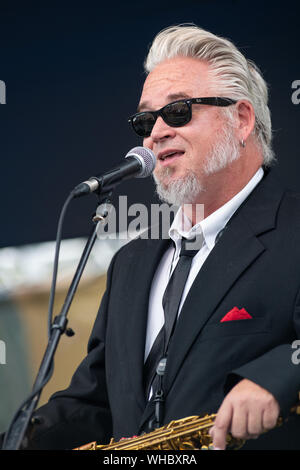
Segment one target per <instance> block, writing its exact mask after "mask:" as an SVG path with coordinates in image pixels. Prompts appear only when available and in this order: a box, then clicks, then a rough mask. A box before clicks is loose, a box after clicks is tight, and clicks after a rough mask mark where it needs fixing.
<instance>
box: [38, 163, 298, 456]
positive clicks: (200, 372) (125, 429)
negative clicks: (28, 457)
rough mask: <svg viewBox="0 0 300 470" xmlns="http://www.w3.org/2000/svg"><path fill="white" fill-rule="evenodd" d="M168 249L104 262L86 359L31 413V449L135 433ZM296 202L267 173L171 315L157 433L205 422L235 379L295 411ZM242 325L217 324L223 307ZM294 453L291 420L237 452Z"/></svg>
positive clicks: (145, 408) (142, 245) (157, 247)
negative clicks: (151, 317) (157, 276)
mask: <svg viewBox="0 0 300 470" xmlns="http://www.w3.org/2000/svg"><path fill="white" fill-rule="evenodd" d="M168 243H169V241H168V240H145V239H136V240H134V241H132V242H130V243H129V244H127V245H126V246H124V247H123V248H122V249H121V250H120V251H119V252H118V253H117V254H116V255H115V256H114V258H113V260H112V262H111V265H110V268H109V271H108V277H107V290H106V293H105V295H104V297H103V299H102V303H101V307H100V310H99V314H98V316H97V319H96V322H95V325H94V328H93V331H92V335H91V338H90V341H89V345H88V355H87V357H86V358H85V359H84V361H83V362H82V364H81V365H80V366H79V368H78V369H77V371H76V373H75V374H74V376H73V379H72V382H71V384H70V387H69V388H68V389H67V390H65V391H62V392H59V393H57V394H55V395H54V396H53V397H52V398H51V400H50V402H49V403H48V404H47V405H45V406H43V407H41V408H40V409H39V410H37V412H36V414H38V415H40V416H41V417H42V418H43V423H42V424H41V425H39V426H37V427H36V428H35V431H34V437H33V439H32V440H31V446H33V447H35V448H41V449H51V448H53V449H59V448H63V449H65V448H73V447H75V446H78V445H82V444H84V443H86V442H89V441H91V440H97V441H98V442H99V443H105V442H107V441H108V440H109V439H110V437H111V436H114V437H115V438H116V439H119V438H121V437H128V436H132V435H135V434H137V433H139V432H141V431H142V430H143V429H145V426H146V423H147V421H148V420H149V418H150V417H151V415H152V413H153V403H152V402H150V403H146V401H145V396H144V392H143V386H142V378H143V358H144V347H145V331H146V324H147V312H148V301H149V292H150V288H151V282H152V279H153V276H154V273H155V270H156V268H157V266H158V263H159V261H160V259H161V257H162V254H163V253H164V251H165V250H166V247H167V246H168ZM299 288H300V196H299V195H297V194H294V193H292V192H288V191H284V190H283V189H282V188H281V187H280V185H279V183H278V182H277V181H276V180H275V179H274V176H273V175H272V171H270V172H267V174H266V175H265V176H264V178H263V180H262V181H261V182H260V183H259V185H258V186H257V187H256V188H255V190H254V191H253V192H252V193H251V194H250V196H249V197H248V199H247V200H246V201H245V202H244V203H243V204H242V206H241V207H240V208H239V209H238V211H237V212H236V213H235V215H234V216H233V217H232V219H231V220H230V222H229V223H228V226H227V227H226V229H225V231H224V233H223V235H222V237H221V238H220V240H219V241H218V243H217V244H216V245H215V247H214V249H213V250H212V252H211V253H210V255H209V256H208V258H207V259H206V261H205V263H204V265H203V267H202V268H201V270H200V272H199V274H198V276H197V278H196V280H195V282H194V284H193V286H192V288H191V290H190V292H189V294H188V296H187V299H186V301H185V304H184V306H183V309H182V311H181V315H180V318H179V320H178V323H177V327H176V330H175V333H174V336H173V340H172V342H171V346H170V350H169V356H168V364H167V370H166V374H165V378H164V379H165V380H164V390H165V395H166V402H165V416H164V423H168V422H169V421H171V420H173V419H179V418H182V417H185V416H189V415H195V414H202V413H211V412H216V411H217V410H218V407H219V406H220V404H221V403H222V400H223V398H224V396H225V394H226V393H227V392H228V391H229V390H230V389H231V388H232V386H233V385H235V384H236V383H237V382H238V380H240V379H241V378H243V377H246V378H248V379H250V380H252V381H254V382H255V383H257V384H259V385H261V386H262V387H264V388H266V389H267V390H269V391H270V392H271V393H272V394H273V395H274V396H275V397H276V399H277V400H278V402H279V404H280V407H281V413H282V415H283V416H286V415H287V413H288V411H289V409H290V407H291V406H292V405H293V404H294V403H295V402H296V401H297V398H298V391H299V390H300V365H297V364H294V363H293V362H292V354H293V352H294V349H292V347H291V343H292V342H293V340H294V339H296V338H298V337H299V333H300V299H299ZM235 306H237V307H238V308H245V309H246V310H247V312H248V313H249V314H250V315H251V316H252V317H253V318H252V319H248V320H237V321H231V322H220V320H221V319H222V318H223V316H224V315H225V314H226V313H227V312H228V311H230V310H231V309H232V308H233V307H235ZM247 448H248V449H251V448H252V449H259V448H262V449H272V448H274V449H285V448H292V449H293V448H294V449H297V448H300V425H299V420H298V418H290V419H289V421H288V423H287V424H285V425H283V426H281V427H280V428H278V429H275V430H272V431H270V432H268V433H266V434H264V435H263V436H261V437H259V438H258V439H257V440H253V441H248V443H247V444H246V446H245V449H247Z"/></svg>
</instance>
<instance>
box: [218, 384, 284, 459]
mask: <svg viewBox="0 0 300 470" xmlns="http://www.w3.org/2000/svg"><path fill="white" fill-rule="evenodd" d="M279 412H280V408H279V404H278V402H277V401H276V399H275V398H274V397H273V395H271V394H270V393H269V392H268V391H267V390H265V389H263V388H262V387H260V386H258V385H256V384H255V383H253V382H251V381H249V380H247V379H243V380H242V381H241V382H239V384H237V385H236V386H235V387H234V388H233V389H232V390H231V392H229V394H228V395H227V396H226V397H225V399H224V400H223V403H222V405H221V407H220V409H219V411H218V414H217V417H216V420H215V423H214V426H213V427H212V429H211V431H210V434H211V436H212V439H213V447H214V449H222V450H223V449H225V448H226V436H227V434H228V433H230V434H231V435H232V436H233V437H235V438H237V439H243V440H244V439H256V438H257V437H258V436H259V435H260V434H261V433H263V432H265V431H267V430H270V429H272V428H274V427H275V426H276V424H277V419H278V416H279Z"/></svg>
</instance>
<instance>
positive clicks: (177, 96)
mask: <svg viewBox="0 0 300 470" xmlns="http://www.w3.org/2000/svg"><path fill="white" fill-rule="evenodd" d="M188 98H191V96H190V95H188V94H187V93H185V92H178V93H171V94H170V95H167V99H168V100H169V103H172V101H177V100H181V99H188ZM167 104H168V103H167ZM142 111H151V106H150V105H149V102H148V101H142V102H141V103H140V104H139V105H138V108H137V112H138V113H140V112H142Z"/></svg>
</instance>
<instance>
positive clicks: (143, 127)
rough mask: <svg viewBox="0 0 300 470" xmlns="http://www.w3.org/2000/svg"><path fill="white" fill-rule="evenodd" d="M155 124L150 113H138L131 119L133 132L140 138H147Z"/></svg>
mask: <svg viewBox="0 0 300 470" xmlns="http://www.w3.org/2000/svg"><path fill="white" fill-rule="evenodd" d="M154 124H155V117H154V116H153V114H151V113H140V114H138V115H136V116H134V118H133V119H132V125H133V128H134V130H135V132H136V133H137V134H138V135H140V136H141V137H148V136H149V135H150V134H151V132H152V129H153V126H154Z"/></svg>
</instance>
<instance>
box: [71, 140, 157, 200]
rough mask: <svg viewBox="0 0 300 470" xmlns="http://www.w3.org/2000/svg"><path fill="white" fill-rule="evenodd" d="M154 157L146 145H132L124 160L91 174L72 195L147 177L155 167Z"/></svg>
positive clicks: (111, 187) (81, 194)
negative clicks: (98, 173)
mask: <svg viewBox="0 0 300 470" xmlns="http://www.w3.org/2000/svg"><path fill="white" fill-rule="evenodd" d="M155 164H156V157H155V155H154V153H153V152H152V150H150V149H148V148H147V147H134V148H132V149H131V150H129V152H128V153H127V154H126V155H125V158H124V160H123V161H122V162H121V163H120V164H119V165H118V166H117V167H115V168H113V169H112V170H109V171H107V172H106V173H104V174H103V175H100V176H92V177H91V178H89V179H88V180H87V181H83V183H80V184H79V185H78V186H76V187H75V188H74V189H73V191H72V194H73V197H80V196H84V195H85V194H90V193H92V192H94V191H98V190H99V189H100V190H102V189H105V190H106V191H109V190H110V189H113V188H114V187H115V186H116V185H117V184H119V183H121V181H123V180H126V179H129V178H147V177H148V176H150V175H151V173H152V172H153V170H154V168H155Z"/></svg>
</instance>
